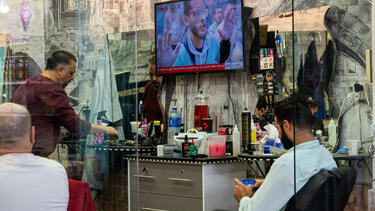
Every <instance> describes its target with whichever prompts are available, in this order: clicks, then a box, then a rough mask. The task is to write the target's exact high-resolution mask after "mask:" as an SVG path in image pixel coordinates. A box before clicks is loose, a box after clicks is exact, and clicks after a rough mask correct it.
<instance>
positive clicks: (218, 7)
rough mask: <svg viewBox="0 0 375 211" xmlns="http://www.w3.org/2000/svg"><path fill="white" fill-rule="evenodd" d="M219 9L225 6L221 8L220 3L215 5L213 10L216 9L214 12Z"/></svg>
mask: <svg viewBox="0 0 375 211" xmlns="http://www.w3.org/2000/svg"><path fill="white" fill-rule="evenodd" d="M217 9H223V8H221V5H220V4H218V5H215V6H214V10H213V11H214V14H215V13H216V10H217Z"/></svg>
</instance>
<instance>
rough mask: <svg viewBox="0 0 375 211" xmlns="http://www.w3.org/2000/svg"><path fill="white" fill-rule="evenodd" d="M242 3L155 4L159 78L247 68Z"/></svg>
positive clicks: (200, 0)
mask: <svg viewBox="0 0 375 211" xmlns="http://www.w3.org/2000/svg"><path fill="white" fill-rule="evenodd" d="M242 4H243V3H242V0H185V1H184V0H182V1H181V0H180V1H174V2H164V3H157V4H155V43H156V50H155V51H156V68H157V74H158V75H167V74H179V73H189V72H209V71H231V70H240V69H243V68H244V53H243V52H244V51H243V30H242Z"/></svg>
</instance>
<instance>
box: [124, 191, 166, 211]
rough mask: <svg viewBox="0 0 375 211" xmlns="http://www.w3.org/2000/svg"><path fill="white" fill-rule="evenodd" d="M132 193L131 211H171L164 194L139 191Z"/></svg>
mask: <svg viewBox="0 0 375 211" xmlns="http://www.w3.org/2000/svg"><path fill="white" fill-rule="evenodd" d="M131 194H132V195H131V198H130V199H131V201H130V210H131V211H133V210H139V211H171V210H168V207H167V205H166V203H165V200H164V196H163V195H158V194H150V193H138V192H132V193H131Z"/></svg>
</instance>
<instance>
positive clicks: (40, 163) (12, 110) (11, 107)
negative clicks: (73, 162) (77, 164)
mask: <svg viewBox="0 0 375 211" xmlns="http://www.w3.org/2000/svg"><path fill="white" fill-rule="evenodd" d="M34 143H35V128H34V126H31V115H30V113H29V112H28V111H27V109H26V108H25V107H23V106H21V105H17V104H14V103H3V104H0V195H1V197H0V206H1V208H0V210H7V211H20V210H40V211H43V210H45V211H47V210H48V211H63V210H65V211H66V209H67V207H68V200H69V187H68V177H67V175H66V172H65V169H64V167H63V166H62V165H61V164H59V163H58V162H56V161H54V160H49V159H47V158H43V157H39V156H36V155H34V154H32V153H31V150H32V147H33V144H34Z"/></svg>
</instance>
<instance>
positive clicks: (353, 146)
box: [346, 140, 359, 155]
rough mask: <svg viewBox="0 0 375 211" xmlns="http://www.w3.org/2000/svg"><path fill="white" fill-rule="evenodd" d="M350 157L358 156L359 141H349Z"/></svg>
mask: <svg viewBox="0 0 375 211" xmlns="http://www.w3.org/2000/svg"><path fill="white" fill-rule="evenodd" d="M346 143H347V145H348V153H349V155H358V149H359V140H347V141H346Z"/></svg>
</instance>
